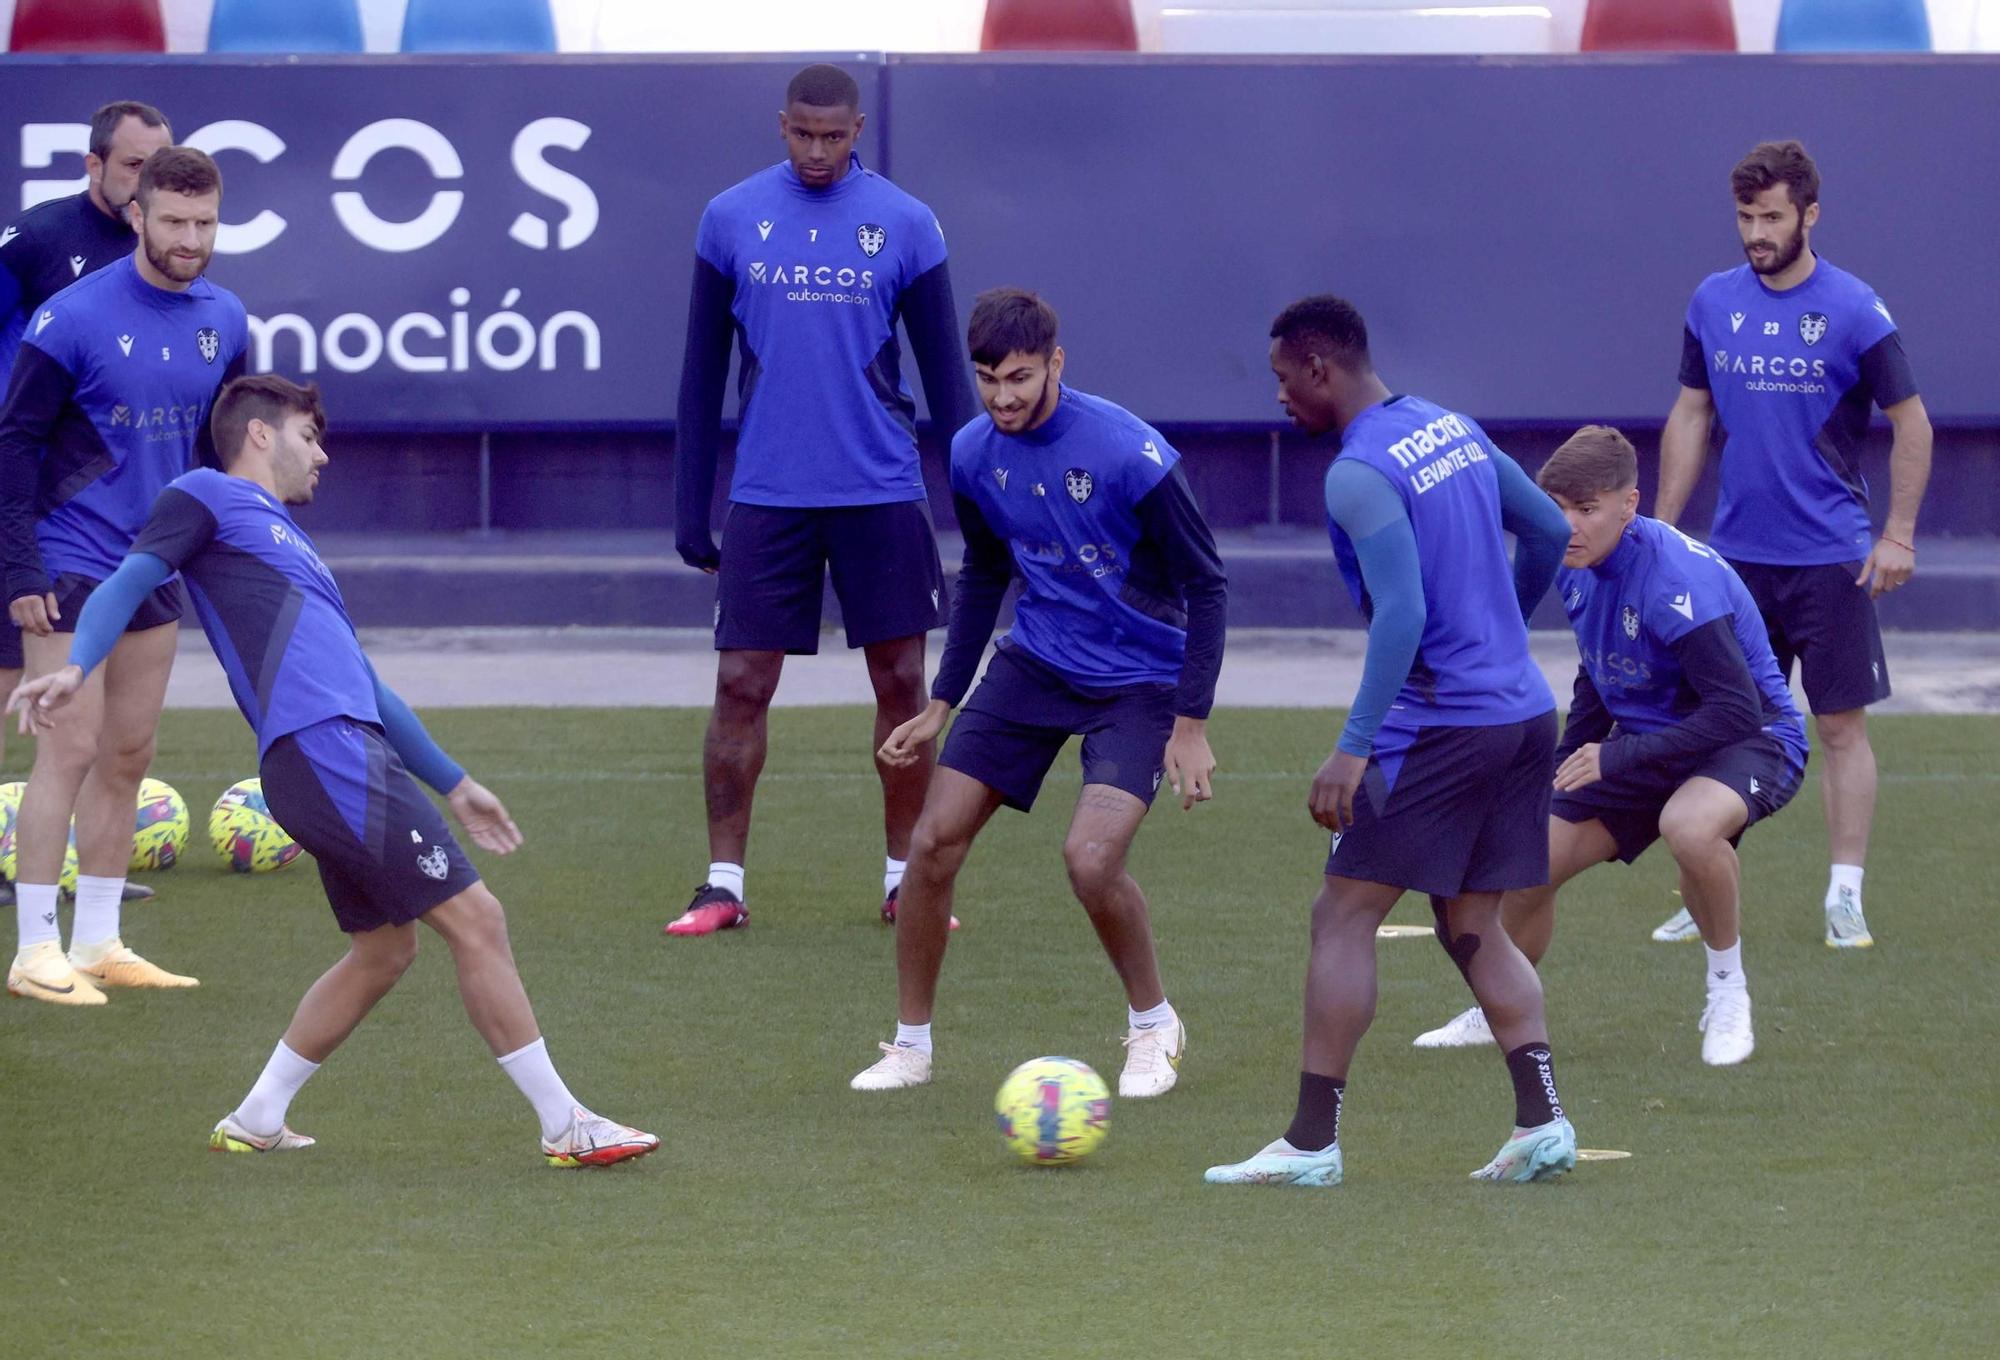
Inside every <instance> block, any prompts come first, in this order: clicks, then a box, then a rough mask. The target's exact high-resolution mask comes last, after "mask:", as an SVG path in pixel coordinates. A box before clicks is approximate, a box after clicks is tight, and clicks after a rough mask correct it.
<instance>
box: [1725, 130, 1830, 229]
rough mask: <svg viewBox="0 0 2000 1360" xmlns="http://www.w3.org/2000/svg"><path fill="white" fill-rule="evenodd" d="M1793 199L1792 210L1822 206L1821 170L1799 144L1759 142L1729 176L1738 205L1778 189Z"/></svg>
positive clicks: (1790, 142) (1793, 142)
mask: <svg viewBox="0 0 2000 1360" xmlns="http://www.w3.org/2000/svg"><path fill="white" fill-rule="evenodd" d="M1779 184H1782V185H1784V186H1785V188H1786V189H1787V190H1789V191H1790V192H1791V195H1792V206H1793V207H1795V208H1797V209H1798V210H1799V211H1800V212H1804V211H1805V210H1806V209H1807V208H1810V207H1811V206H1812V205H1813V204H1815V203H1817V202H1819V167H1818V166H1817V165H1814V164H1813V158H1812V157H1811V156H1808V155H1807V154H1806V149H1805V146H1804V145H1803V144H1802V143H1800V142H1797V141H1787V142H1759V143H1757V145H1756V146H1754V147H1752V148H1751V150H1750V154H1749V155H1747V156H1745V157H1744V158H1743V159H1742V160H1740V161H1738V162H1737V163H1736V168H1735V169H1734V170H1732V171H1730V172H1729V187H1730V188H1731V189H1733V190H1735V192H1736V201H1737V202H1738V203H1748V202H1749V201H1750V200H1751V199H1753V198H1755V197H1757V195H1759V194H1761V193H1763V192H1764V191H1765V190H1766V189H1769V188H1771V187H1773V186H1774V185H1779Z"/></svg>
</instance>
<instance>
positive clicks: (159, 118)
mask: <svg viewBox="0 0 2000 1360" xmlns="http://www.w3.org/2000/svg"><path fill="white" fill-rule="evenodd" d="M172 143H173V132H172V130H171V129H169V128H168V126H167V119H166V115H164V114H162V113H161V112H160V111H159V110H158V109H156V108H154V107H153V106H152V105H150V104H141V103H138V102H136V101H134V100H130V99H121V100H118V101H116V102H115V103H110V104H106V105H105V106H104V107H103V108H101V109H99V110H98V111H97V112H96V113H94V114H92V115H91V116H90V150H89V152H88V154H86V155H85V156H84V158H83V168H84V171H85V173H87V174H88V175H89V177H90V186H89V187H88V188H87V189H85V190H84V191H83V192H82V193H80V194H72V195H70V196H69V197H67V198H58V199H52V200H50V201H49V202H47V203H38V204H36V205H35V206H34V207H32V208H30V209H28V211H26V212H24V213H22V214H21V215H20V216H19V217H17V218H15V219H14V220H13V221H11V222H8V223H6V224H5V225H0V390H4V388H5V386H6V376H7V374H9V373H10V372H12V371H13V367H14V355H15V352H16V351H17V350H19V349H20V347H21V336H22V333H23V332H24V331H25V329H26V327H27V322H28V319H29V318H30V317H32V316H34V315H35V314H36V312H37V311H39V310H40V308H41V305H42V304H43V303H44V302H47V301H48V300H49V299H50V298H51V297H53V296H54V295H55V294H57V293H59V292H61V291H62V290H63V289H65V288H67V287H69V286H70V285H71V284H72V283H75V282H76V281H77V280H78V279H80V278H82V277H83V276H84V275H85V274H88V273H90V272H92V271H93V270H97V269H101V268H103V267H104V266H105V265H107V264H113V263H115V262H117V261H119V260H123V259H126V258H128V257H129V256H130V255H131V254H132V224H131V222H130V221H128V220H127V216H126V210H127V207H128V206H129V205H130V204H131V202H132V197H133V194H134V193H135V192H136V191H137V189H138V187H139V169H140V167H141V166H143V165H145V163H146V158H147V157H148V156H150V155H152V154H153V153H154V152H155V151H157V150H159V149H160V148H161V147H163V146H169V145H171V144H172ZM20 681H21V629H20V626H19V625H18V624H16V623H15V622H14V621H13V619H11V618H7V619H0V688H4V689H6V690H9V691H11V690H12V689H13V688H14V686H15V685H17V684H19V683H20ZM5 749H6V732H5V729H4V728H0V750H5ZM13 894H14V885H13V884H11V883H7V882H5V881H4V880H0V898H5V899H6V900H7V901H12V899H13ZM125 894H126V896H127V897H128V898H129V897H140V896H143V897H151V896H152V895H153V894H152V890H151V889H150V888H146V887H143V886H142V885H140V884H137V883H128V884H126V885H125Z"/></svg>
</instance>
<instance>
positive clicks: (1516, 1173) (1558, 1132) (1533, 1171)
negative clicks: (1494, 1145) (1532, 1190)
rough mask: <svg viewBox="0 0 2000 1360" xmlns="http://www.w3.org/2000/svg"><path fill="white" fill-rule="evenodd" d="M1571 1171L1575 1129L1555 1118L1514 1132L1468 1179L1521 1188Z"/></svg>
mask: <svg viewBox="0 0 2000 1360" xmlns="http://www.w3.org/2000/svg"><path fill="white" fill-rule="evenodd" d="M1575 1169H1576V1130H1575V1129H1573V1128H1571V1127H1570V1122H1569V1121H1568V1120H1567V1119H1556V1120H1552V1121H1550V1122H1549V1123H1547V1124H1538V1125H1536V1126H1535V1127H1534V1128H1532V1129H1515V1130H1514V1136H1513V1137H1511V1138H1509V1139H1508V1140H1507V1141H1506V1142H1505V1143H1503V1144H1502V1145H1501V1147H1500V1150H1499V1151H1498V1152H1496V1153H1494V1154H1493V1160H1492V1161H1490V1162H1488V1163H1487V1164H1486V1165H1485V1166H1482V1167H1480V1168H1479V1170H1477V1171H1475V1172H1473V1173H1472V1179H1473V1180H1476V1181H1512V1182H1514V1183H1515V1184H1517V1185H1525V1184H1527V1183H1528V1182H1529V1181H1545V1180H1549V1179H1551V1178H1552V1177H1556V1176H1560V1175H1562V1173H1563V1172H1565V1171H1574V1170H1575Z"/></svg>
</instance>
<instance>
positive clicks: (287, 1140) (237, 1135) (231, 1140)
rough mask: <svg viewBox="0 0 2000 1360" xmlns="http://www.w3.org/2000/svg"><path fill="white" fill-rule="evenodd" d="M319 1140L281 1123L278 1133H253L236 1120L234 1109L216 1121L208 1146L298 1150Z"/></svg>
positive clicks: (230, 1149)
mask: <svg viewBox="0 0 2000 1360" xmlns="http://www.w3.org/2000/svg"><path fill="white" fill-rule="evenodd" d="M318 1141H319V1139H317V1138H312V1137H308V1136H307V1135H305V1134H303V1133H294V1132H293V1131H292V1126H291V1125H289V1124H280V1125H279V1126H278V1131H277V1132H276V1133H271V1134H264V1133H252V1132H250V1130H248V1129H246V1128H244V1127H243V1126H242V1125H241V1124H239V1123H237V1122H236V1115H235V1113H234V1112H233V1111H232V1112H231V1113H229V1114H226V1115H224V1116H222V1118H221V1119H220V1120H219V1121H218V1122H217V1123H216V1126H215V1132H213V1133H211V1134H209V1135H208V1146H209V1148H210V1149H211V1150H212V1151H215V1152H296V1151H298V1150H299V1149H300V1148H309V1147H311V1146H312V1145H313V1144H314V1143H317V1142H318Z"/></svg>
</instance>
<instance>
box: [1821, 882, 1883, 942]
mask: <svg viewBox="0 0 2000 1360" xmlns="http://www.w3.org/2000/svg"><path fill="white" fill-rule="evenodd" d="M1874 944H1875V937H1874V936H1873V935H1870V934H1869V933H1868V922H1867V921H1866V920H1864V919H1863V918H1862V915H1861V894H1860V893H1858V892H1856V891H1854V889H1852V888H1840V889H1838V890H1836V891H1835V892H1834V893H1833V894H1832V895H1831V896H1830V897H1828V898H1827V899H1826V947H1827V948H1828V949H1870V948H1873V947H1874Z"/></svg>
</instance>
